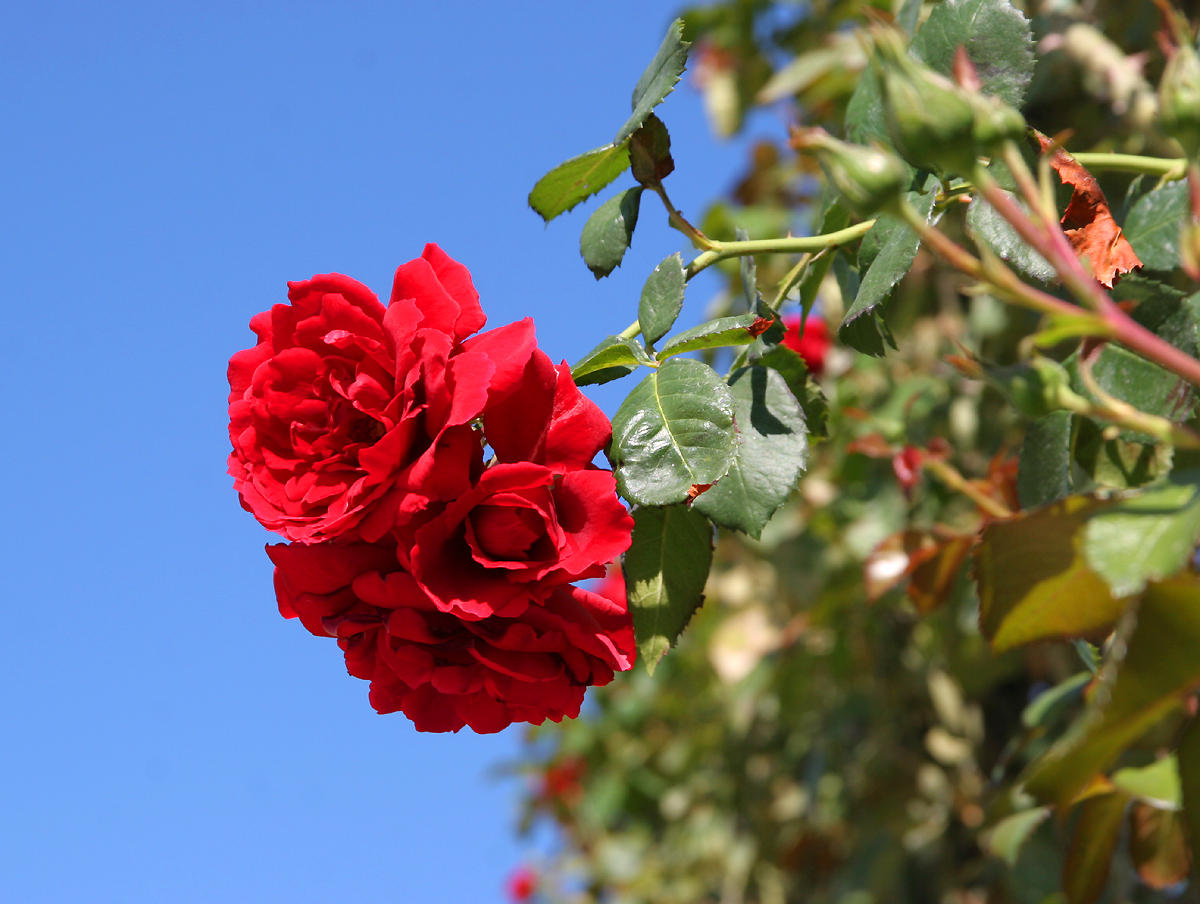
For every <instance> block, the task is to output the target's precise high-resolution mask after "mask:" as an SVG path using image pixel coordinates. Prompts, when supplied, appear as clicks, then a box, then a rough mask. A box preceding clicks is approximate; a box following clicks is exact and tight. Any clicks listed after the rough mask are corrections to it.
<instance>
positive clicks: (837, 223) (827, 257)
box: [799, 195, 870, 317]
mask: <svg viewBox="0 0 1200 904" xmlns="http://www.w3.org/2000/svg"><path fill="white" fill-rule="evenodd" d="M830 197H831V200H830V201H828V202H827V205H826V207H825V212H824V214H822V215H821V221H820V223H819V224H818V225H817V229H816V232H815V233H814V234H815V235H825V234H827V233H830V232H836V231H837V230H839V229H844V228H845V227H847V226H848V225H850V212H849V211H848V210H847V209H846V205H845V204H843V203H842V202H841V201H840V200H839V199H838V198H837V197H836V196H832V195H831V196H830ZM867 235H870V233H867ZM837 254H838V252H837V249H835V248H828V249H826V250H825V251H824V252H823V253H821V254H818V255H816V256H815V257H814V258H813V260H812V262H811V263H810V264H809V265H808V268H807V269H806V270H805V271H804V275H803V276H802V277H801V278H800V283H799V292H800V309H801V310H802V311H803V312H804V316H806V317H807V316H808V313H809V311H811V310H812V307H813V304H814V303H815V302H816V300H817V292H818V291H820V288H821V283H823V282H824V281H825V276H826V275H827V274H828V273H829V267H830V266H831V265H832V264H833V259H834V258H835V257H836V256H837Z"/></svg>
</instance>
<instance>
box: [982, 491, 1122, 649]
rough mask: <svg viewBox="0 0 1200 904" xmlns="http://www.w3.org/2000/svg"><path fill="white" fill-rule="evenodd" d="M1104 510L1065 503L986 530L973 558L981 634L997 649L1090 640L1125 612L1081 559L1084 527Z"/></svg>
mask: <svg viewBox="0 0 1200 904" xmlns="http://www.w3.org/2000/svg"><path fill="white" fill-rule="evenodd" d="M1105 504H1106V503H1103V502H1100V501H1097V500H1094V499H1090V498H1088V497H1083V496H1070V497H1067V498H1066V499H1063V500H1062V501H1060V502H1056V503H1054V504H1053V505H1050V506H1048V507H1046V508H1043V509H1036V510H1034V511H1032V512H1028V513H1022V514H1020V515H1017V516H1016V517H1014V518H1008V519H1006V520H1003V521H994V522H992V523H991V524H989V525H988V526H987V527H985V528H984V530H983V534H982V536H981V538H980V542H979V546H978V548H977V550H976V553H975V556H976V558H975V577H976V581H977V582H978V585H979V626H980V629H981V630H982V631H983V634H984V636H985V637H987V638H988V639H989V640H990V641H991V643H992V647H993V648H994V649H996V650H997V651H1000V650H1007V649H1010V648H1012V647H1015V646H1019V645H1020V644H1023V643H1029V642H1031V641H1034V640H1045V639H1047V638H1051V637H1074V636H1078V635H1081V634H1087V633H1089V632H1092V631H1096V630H1098V629H1100V628H1105V627H1108V626H1109V625H1111V624H1112V623H1113V622H1114V621H1116V619H1117V617H1118V616H1119V615H1120V614H1121V612H1123V611H1124V608H1125V605H1124V603H1122V602H1120V601H1118V600H1117V599H1115V598H1114V597H1113V595H1112V593H1111V592H1110V590H1109V588H1108V585H1107V584H1105V583H1104V581H1103V580H1101V579H1100V578H1099V577H1098V576H1097V575H1096V574H1094V573H1093V572H1092V570H1091V569H1090V568H1088V566H1087V563H1086V561H1085V560H1084V556H1083V549H1082V546H1083V529H1084V526H1085V524H1086V523H1087V520H1088V519H1089V518H1090V517H1092V516H1093V515H1095V514H1096V513H1097V512H1099V511H1102V510H1103V508H1104V506H1105Z"/></svg>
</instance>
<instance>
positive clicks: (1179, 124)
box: [1158, 42, 1200, 160]
mask: <svg viewBox="0 0 1200 904" xmlns="http://www.w3.org/2000/svg"><path fill="white" fill-rule="evenodd" d="M1158 105H1159V114H1160V118H1161V121H1162V127H1163V130H1164V131H1166V133H1167V134H1168V135H1170V136H1171V137H1172V138H1175V139H1176V140H1177V141H1178V142H1179V143H1180V144H1182V145H1183V150H1184V153H1186V154H1187V156H1188V157H1189V158H1190V159H1192V160H1195V159H1196V158H1197V155H1198V154H1200V57H1198V56H1197V55H1196V50H1195V48H1194V47H1192V45H1191V44H1190V43H1186V42H1185V43H1183V44H1182V46H1180V47H1179V48H1178V49H1177V50H1176V51H1175V54H1174V56H1172V57H1171V59H1170V60H1169V61H1168V62H1167V67H1166V69H1165V70H1164V71H1163V77H1162V81H1161V82H1159V85H1158Z"/></svg>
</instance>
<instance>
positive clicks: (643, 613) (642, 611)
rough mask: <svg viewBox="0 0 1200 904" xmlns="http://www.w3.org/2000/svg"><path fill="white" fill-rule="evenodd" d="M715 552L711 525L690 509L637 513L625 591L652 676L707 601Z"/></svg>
mask: <svg viewBox="0 0 1200 904" xmlns="http://www.w3.org/2000/svg"><path fill="white" fill-rule="evenodd" d="M712 548H713V542H712V525H710V524H709V523H708V521H707V520H706V519H705V518H704V517H703V516H702V515H699V514H697V513H696V512H693V511H692V510H690V509H689V508H688V507H687V506H684V505H672V506H668V507H666V508H657V507H656V508H637V509H635V510H634V512H633V542H632V544H631V545H630V547H629V552H627V553H625V586H626V589H627V593H628V596H629V608H630V610H631V611H632V613H633V633H634V636H635V637H636V639H637V647H638V658H639V659H641V661H642V665H644V666H645V667H646V671H647V672H649V673H651V674H653V673H654V669H655V667H656V666H657V665H658V662H659V660H661V659H662V658H663V656H665V655H666V653H667V650H669V649H670V648H671V646H672V645H673V644H674V643H675V639H676V638H677V637H679V634H680V632H681V631H683V629H684V627H685V626H686V625H687V623H688V621H689V620H691V617H692V614H693V613H694V612H695V611H696V610H697V609H698V608H699V607H700V604H701V603H702V602H703V601H704V584H705V581H706V580H707V579H708V570H709V568H710V567H711V565H712Z"/></svg>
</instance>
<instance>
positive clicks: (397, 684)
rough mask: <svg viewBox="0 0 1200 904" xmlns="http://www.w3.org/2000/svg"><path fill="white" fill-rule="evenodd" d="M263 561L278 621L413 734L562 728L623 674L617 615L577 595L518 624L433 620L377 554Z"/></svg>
mask: <svg viewBox="0 0 1200 904" xmlns="http://www.w3.org/2000/svg"><path fill="white" fill-rule="evenodd" d="M267 552H268V554H269V555H270V556H271V559H272V561H274V563H275V566H276V568H275V585H276V592H277V596H278V599H279V608H280V612H281V613H282V614H283V615H284V616H285V617H288V618H293V617H299V618H300V620H301V621H302V622H303V624H304V625H305V627H307V628H308V630H309V631H311V632H312V633H314V634H317V635H320V636H333V637H337V639H338V644H339V646H340V647H341V648H342V650H343V651H344V652H345V656H346V667H347V669H348V670H349V672H350V674H352V675H354V676H355V677H358V678H363V679H365V680H368V681H370V682H371V691H370V699H371V705H372V706H373V707H374V708H375V709H376V710H377V711H378V712H381V713H388V712H397V711H400V712H403V713H404V714H405V715H407V716H408V717H409V718H410V719H411V720H412V721H413V723H414V724H415V725H416V727H417V729H418V730H420V731H458V730H459V729H460V728H462V727H463V726H464V725H467V726H470V727H471V728H472V729H474V730H475V731H478V732H495V731H500V730H501V729H503V728H506V727H507V726H508V725H510V724H511V723H513V722H532V723H534V724H541V723H542V722H543V721H545V720H546V719H551V720H553V721H556V722H557V721H559V720H561V719H562V718H563V717H564V716H566V717H572V718H573V717H575V716H577V715H578V714H579V707H580V705H581V704H582V702H583V695H584V690H585V689H586V688H587V686H588V685H603V684H607V683H608V682H609V681H611V680H612V677H613V673H614V672H615V671H622V670H625V669H628V668H630V667H631V666H632V664H633V657H634V654H633V629H632V625H631V621H630V617H629V610H628V608H627V607H626V606H624V605H621V604H618V603H614V602H613V601H611V600H609V599H606V598H604V597H602V596H599V595H597V594H595V593H591V592H589V591H587V590H584V589H582V588H579V587H574V586H572V585H569V584H564V585H558V586H556V587H554V588H553V589H552V590H550V591H549V592H548V593H547V594H546V596H545V598H544V599H542V600H541V601H540V602H539V604H538V605H531V606H527V607H526V608H525V609H524V611H523V612H522V613H521V616H520V618H505V617H501V616H495V615H493V616H489V617H485V618H479V619H465V618H459V617H457V616H456V615H453V614H450V613H448V612H443V611H440V610H439V607H438V606H437V604H436V603H435V602H434V601H433V600H432V599H430V598H429V597H428V596H427V595H426V594H425V593H424V592H423V591H422V589H421V587H420V585H419V584H418V583H417V581H416V580H414V579H413V577H412V576H411V575H410V574H408V573H407V572H406V571H404V570H403V568H402V566H401V564H400V563H399V562H398V560H397V557H396V552H395V547H394V546H393V545H391V544H389V543H375V544H366V543H355V544H346V545H343V544H336V543H323V544H315V545H310V546H306V545H302V544H297V543H293V544H287V545H284V544H281V545H277V546H270V547H268V549H267Z"/></svg>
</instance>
